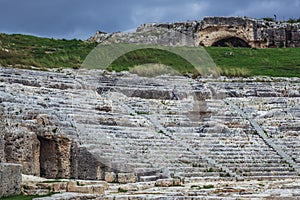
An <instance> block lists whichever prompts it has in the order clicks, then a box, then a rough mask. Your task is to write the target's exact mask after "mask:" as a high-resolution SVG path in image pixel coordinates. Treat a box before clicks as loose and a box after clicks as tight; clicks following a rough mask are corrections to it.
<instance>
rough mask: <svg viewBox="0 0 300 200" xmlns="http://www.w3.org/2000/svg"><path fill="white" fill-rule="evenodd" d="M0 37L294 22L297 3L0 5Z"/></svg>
mask: <svg viewBox="0 0 300 200" xmlns="http://www.w3.org/2000/svg"><path fill="white" fill-rule="evenodd" d="M0 9H1V12H0V32H7V33H28V34H34V35H39V36H46V37H58V38H62V37H65V38H83V39H85V38H87V37H88V36H91V35H93V34H94V32H95V31H96V30H102V31H107V32H113V31H125V30H129V29H133V28H136V27H137V26H138V25H140V24H142V23H149V22H174V21H185V20H194V19H201V18H202V17H204V16H250V17H254V18H262V17H273V16H274V14H276V15H277V19H278V20H282V19H289V18H291V17H297V18H298V17H300V15H299V10H300V0H286V1H282V0H226V1H224V0H127V1H125V0H109V1H103V0H85V1H83V0H49V1H46V0H26V1H24V0H0Z"/></svg>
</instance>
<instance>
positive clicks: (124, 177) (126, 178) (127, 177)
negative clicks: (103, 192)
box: [118, 173, 137, 183]
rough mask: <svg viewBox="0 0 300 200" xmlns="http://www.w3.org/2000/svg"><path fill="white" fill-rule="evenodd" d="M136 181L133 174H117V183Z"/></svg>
mask: <svg viewBox="0 0 300 200" xmlns="http://www.w3.org/2000/svg"><path fill="white" fill-rule="evenodd" d="M136 181H137V176H136V174H135V173H118V182H119V183H134V182H136Z"/></svg>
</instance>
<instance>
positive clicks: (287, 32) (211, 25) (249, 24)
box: [89, 17, 300, 48]
mask: <svg viewBox="0 0 300 200" xmlns="http://www.w3.org/2000/svg"><path fill="white" fill-rule="evenodd" d="M89 40H91V41H95V42H99V43H102V42H104V43H114V42H115V43H120V42H121V43H137V44H152V45H167V46H219V45H221V46H223V45H228V46H230V45H232V46H241V47H256V48H271V47H300V23H295V24H290V23H281V22H268V21H264V20H256V19H252V18H247V17H206V18H204V19H203V20H201V21H188V22H181V23H179V22H177V23H152V24H143V25H141V26H139V27H138V28H137V30H136V32H133V33H122V32H118V33H112V34H108V33H103V32H101V31H98V32H97V33H96V34H95V35H94V36H93V37H91V38H90V39H89ZM219 41H221V43H220V42H219Z"/></svg>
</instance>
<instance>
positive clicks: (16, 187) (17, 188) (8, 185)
mask: <svg viewBox="0 0 300 200" xmlns="http://www.w3.org/2000/svg"><path fill="white" fill-rule="evenodd" d="M0 179H1V187H0V197H3V196H13V195H18V194H20V193H21V182H22V175H21V165H18V164H11V163H0Z"/></svg>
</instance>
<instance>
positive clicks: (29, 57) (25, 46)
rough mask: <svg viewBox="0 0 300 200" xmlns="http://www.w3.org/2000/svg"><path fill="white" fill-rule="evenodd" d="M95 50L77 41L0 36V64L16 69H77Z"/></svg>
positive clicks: (16, 35) (90, 45)
mask: <svg viewBox="0 0 300 200" xmlns="http://www.w3.org/2000/svg"><path fill="white" fill-rule="evenodd" d="M94 47H96V44H94V43H87V42H83V41H80V40H64V39H62V40H57V39H50V38H39V37H35V36H29V35H20V34H13V35H7V34H0V64H1V65H3V66H12V67H18V68H30V67H31V66H33V67H35V68H39V69H46V68H71V67H72V68H78V67H80V65H81V63H82V62H83V60H84V59H85V57H86V56H87V55H88V54H89V52H90V51H91V50H92V49H93V48H94Z"/></svg>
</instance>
